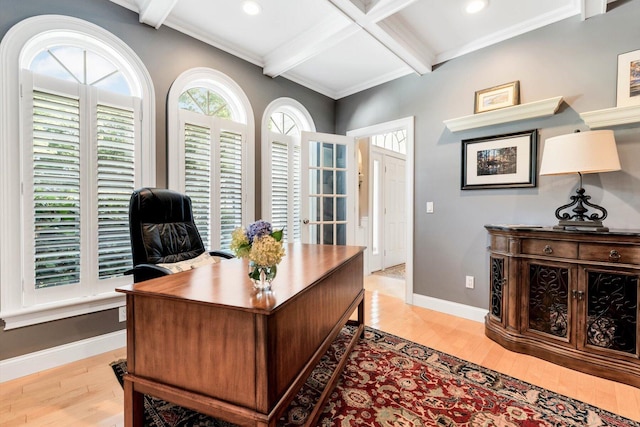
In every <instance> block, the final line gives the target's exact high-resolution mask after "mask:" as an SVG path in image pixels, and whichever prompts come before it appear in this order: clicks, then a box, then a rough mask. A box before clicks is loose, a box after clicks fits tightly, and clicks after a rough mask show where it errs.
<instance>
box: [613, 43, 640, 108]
mask: <svg viewBox="0 0 640 427" xmlns="http://www.w3.org/2000/svg"><path fill="white" fill-rule="evenodd" d="M629 105H640V50H634V51H633V52H627V53H623V54H620V55H618V96H617V106H618V107H626V106H629Z"/></svg>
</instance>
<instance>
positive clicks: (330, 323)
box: [267, 252, 363, 404]
mask: <svg viewBox="0 0 640 427" xmlns="http://www.w3.org/2000/svg"><path fill="white" fill-rule="evenodd" d="M274 288H275V289H276V291H275V292H276V293H277V284H274ZM362 289H363V255H362V252H361V253H360V254H358V255H357V256H356V257H354V258H352V259H351V260H349V261H348V262H346V263H345V264H343V265H342V266H340V267H339V268H338V269H336V270H335V271H334V272H332V273H331V274H329V275H327V276H325V277H324V278H323V279H322V280H320V281H319V282H317V283H316V284H314V285H313V286H311V287H310V288H309V289H307V291H305V292H302V293H301V294H299V295H297V296H296V297H295V298H294V299H295V301H289V302H288V303H287V304H285V305H284V306H283V307H282V308H281V309H279V310H278V311H277V312H276V313H274V314H273V316H272V317H271V318H270V319H269V320H268V330H269V336H270V337H272V339H270V340H269V342H268V343H267V349H268V350H267V354H268V359H269V360H268V362H267V366H269V368H268V369H269V376H270V378H269V390H268V396H269V402H271V404H273V403H274V402H276V401H277V400H278V399H280V398H281V397H282V395H283V394H284V393H285V392H286V390H287V388H288V387H289V386H290V385H291V383H292V381H293V380H294V379H295V377H296V375H298V373H299V372H300V371H301V370H302V369H303V367H304V365H305V364H306V363H307V362H308V361H309V360H310V359H311V357H312V356H313V354H314V352H315V351H316V350H317V349H318V347H319V346H320V345H321V343H322V342H323V340H325V338H327V336H328V335H329V333H330V332H331V330H332V329H333V328H334V327H335V326H336V324H337V322H338V321H339V320H340V318H341V317H342V316H343V315H344V314H345V312H346V311H347V309H348V308H349V306H350V305H351V304H352V303H353V301H354V299H355V298H356V297H357V296H358V294H359V293H360V291H361V290H362Z"/></svg>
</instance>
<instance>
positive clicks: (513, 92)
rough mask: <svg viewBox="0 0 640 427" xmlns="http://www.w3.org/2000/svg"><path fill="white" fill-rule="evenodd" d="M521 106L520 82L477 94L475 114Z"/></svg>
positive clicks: (483, 90)
mask: <svg viewBox="0 0 640 427" xmlns="http://www.w3.org/2000/svg"><path fill="white" fill-rule="evenodd" d="M518 104H520V81H519V80H516V81H515V82H510V83H505V84H502V85H499V86H494V87H490V88H488V89H482V90H479V91H477V92H476V99H475V105H474V109H473V112H474V114H477V113H484V112H486V111H492V110H497V109H500V108H505V107H512V106H514V105H518Z"/></svg>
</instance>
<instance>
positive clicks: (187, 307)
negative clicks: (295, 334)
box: [129, 295, 256, 408]
mask: <svg viewBox="0 0 640 427" xmlns="http://www.w3.org/2000/svg"><path fill="white" fill-rule="evenodd" d="M134 319H135V326H134V334H135V337H134V338H133V340H134V341H135V347H134V349H133V351H134V352H135V353H134V354H132V355H131V354H130V355H129V357H131V356H133V357H134V358H135V372H132V373H134V374H136V375H138V376H141V377H144V378H148V379H152V380H155V381H158V382H160V383H163V384H168V385H172V386H175V387H180V388H184V389H186V390H190V391H192V392H195V393H200V394H203V395H206V396H210V397H214V398H216V399H220V400H224V401H226V402H230V403H234V404H237V405H241V406H244V407H248V408H255V404H256V401H255V387H256V385H255V377H256V372H255V367H256V361H255V354H256V352H255V345H256V344H255V342H256V337H255V329H254V316H253V314H252V313H248V312H242V311H238V310H229V309H224V308H219V307H214V306H207V305H203V304H194V303H190V302H188V301H176V300H171V299H167V298H158V297H153V296H142V295H137V296H136V298H135V305H134Z"/></svg>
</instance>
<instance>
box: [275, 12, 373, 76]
mask: <svg viewBox="0 0 640 427" xmlns="http://www.w3.org/2000/svg"><path fill="white" fill-rule="evenodd" d="M358 31H361V28H360V27H359V26H357V25H355V24H353V23H350V22H349V21H347V20H345V19H336V17H335V16H334V17H332V18H329V19H326V20H324V21H322V22H321V23H319V24H318V25H315V26H313V27H312V28H310V29H308V30H307V31H305V32H304V33H303V34H301V35H300V36H298V37H295V38H294V39H292V40H290V41H289V42H287V43H285V44H283V45H281V46H278V48H277V49H275V50H273V51H271V52H269V53H268V54H267V55H266V56H265V57H264V65H263V69H262V72H263V74H265V75H267V76H269V77H277V76H279V75H282V74H284V73H286V72H287V71H289V70H291V69H292V68H294V67H296V66H297V65H299V64H301V63H303V62H305V61H307V60H309V59H311V58H313V57H314V56H316V55H319V54H320V53H322V52H324V51H326V50H327V49H330V48H332V47H334V46H336V45H338V44H339V43H340V42H342V41H344V40H346V39H347V38H349V37H351V36H352V35H354V34H355V33H357V32H358Z"/></svg>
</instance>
